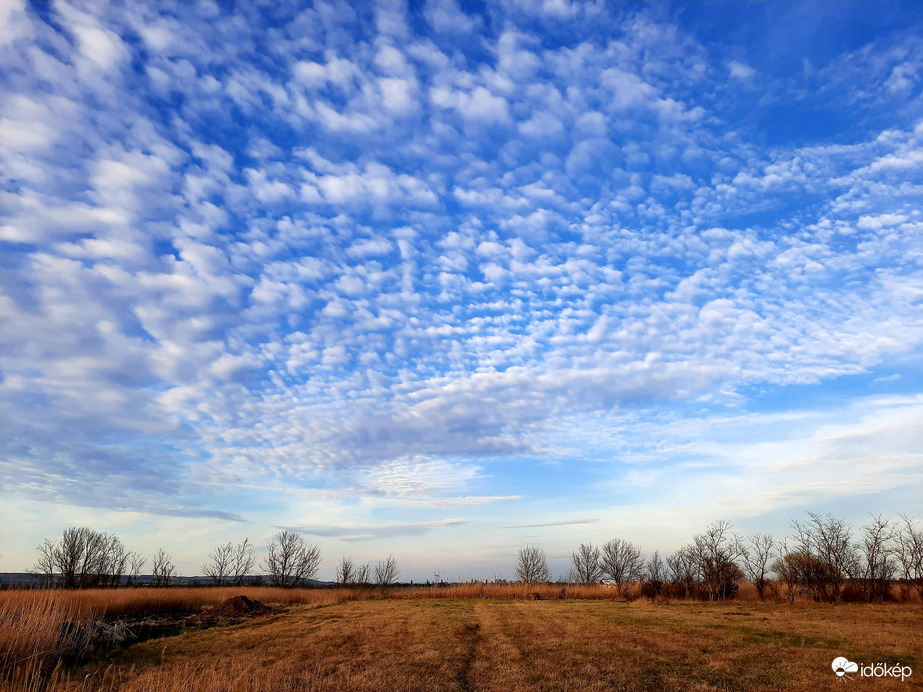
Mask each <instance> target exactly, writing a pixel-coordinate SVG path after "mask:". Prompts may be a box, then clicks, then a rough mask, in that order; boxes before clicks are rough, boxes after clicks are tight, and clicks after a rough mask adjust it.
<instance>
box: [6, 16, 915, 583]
mask: <svg viewBox="0 0 923 692" xmlns="http://www.w3.org/2000/svg"><path fill="white" fill-rule="evenodd" d="M867 9H868V8H867V6H865V5H852V4H849V3H836V4H833V3H820V4H812V3H799V4H759V3H757V4H755V5H747V6H746V7H744V6H742V5H740V6H738V5H730V6H724V5H721V6H716V5H714V4H708V3H706V4H701V5H700V4H695V3H688V4H681V5H659V4H654V5H635V4H615V5H608V4H604V3H592V2H586V3H582V2H581V3H567V2H551V1H548V2H544V3H541V2H523V3H515V2H511V3H504V4H500V3H487V4H462V5H459V4H456V3H454V2H451V1H448V0H446V1H442V2H434V3H411V4H409V5H408V4H400V3H396V2H395V3H392V2H380V3H360V4H352V3H329V4H327V3H314V4H306V3H305V4H302V3H278V4H265V5H263V4H256V3H237V4H230V3H209V2H195V3H179V4H164V3H151V4H149V3H126V4H107V5H104V4H100V3H86V4H81V3H64V2H54V3H48V4H45V3H35V4H28V5H27V4H23V3H21V2H4V4H3V8H2V11H0V26H2V28H0V54H2V58H0V89H2V98H0V118H2V120H0V168H2V170H3V172H4V173H3V184H2V191H0V195H2V198H0V200H2V201H0V420H2V421H3V423H2V426H3V434H2V435H0V470H2V474H3V477H4V481H3V484H2V494H3V495H4V497H6V498H8V499H9V500H10V502H11V503H12V504H11V507H12V506H15V507H16V508H17V511H18V512H21V513H22V516H24V517H33V519H34V524H33V526H34V528H33V529H30V530H29V531H30V532H29V536H28V539H29V540H30V541H32V542H31V543H29V544H27V545H25V546H23V548H22V549H21V551H20V552H17V551H18V550H19V549H14V550H13V551H11V553H10V554H11V555H13V556H14V559H16V557H15V556H20V555H21V556H22V557H21V560H22V563H23V564H22V565H17V566H21V567H25V566H27V564H28V561H29V560H30V559H31V558H30V557H29V552H28V551H29V550H31V548H32V546H33V545H34V543H37V542H38V538H36V537H40V536H42V535H47V534H48V533H54V532H56V531H58V530H59V524H64V525H69V524H70V523H73V521H71V520H69V519H67V518H66V516H68V515H67V514H66V513H65V512H64V511H63V510H62V513H61V515H60V516H48V515H47V508H48V507H49V506H57V507H72V508H81V509H79V510H74V511H75V512H76V515H77V516H81V513H83V514H82V516H85V517H86V521H88V522H91V523H92V522H94V521H95V520H97V519H99V520H102V519H105V520H106V521H108V522H110V524H115V525H117V526H118V527H120V528H121V530H122V532H123V533H126V534H128V535H129V536H131V535H135V536H137V541H138V542H139V543H143V542H144V541H148V540H150V541H154V542H155V543H157V544H160V543H164V542H166V541H165V539H155V538H153V536H154V535H155V532H156V531H161V532H163V533H166V532H168V531H170V530H172V529H170V527H171V526H174V524H173V523H172V522H180V523H182V522H183V521H186V520H188V518H189V517H192V518H194V519H195V525H196V526H197V527H199V528H197V529H196V532H194V533H193V534H192V535H191V536H190V537H189V538H188V541H189V542H188V545H186V544H184V546H185V547H178V548H176V549H175V550H176V552H177V553H179V555H180V559H182V555H183V550H185V549H187V548H188V550H189V552H190V554H192V553H194V552H195V550H197V549H198V548H197V547H196V546H197V545H198V544H197V543H196V541H200V542H201V545H202V546H205V547H208V546H210V541H213V540H215V539H217V540H216V541H215V542H218V541H223V540H226V539H225V536H227V537H228V538H230V537H232V536H231V534H233V535H234V536H236V535H237V534H238V533H239V534H240V535H241V536H243V535H251V536H253V537H259V538H258V540H259V541H260V542H261V541H262V537H263V534H266V535H268V534H269V533H271V531H272V530H273V527H275V526H287V527H295V528H297V527H302V529H303V530H305V531H306V532H307V533H311V534H312V535H313V536H315V537H316V538H317V539H318V540H319V541H336V540H337V537H338V536H346V537H347V539H348V540H349V541H350V542H351V547H350V548H349V550H351V551H355V550H356V547H357V546H360V545H363V544H368V546H369V549H370V550H372V549H373V548H374V549H379V548H381V549H385V548H382V546H387V547H391V546H395V545H397V546H398V547H399V548H400V547H402V548H403V549H405V550H406V551H408V555H413V554H421V553H422V552H423V551H427V550H429V551H432V550H436V552H437V553H438V549H436V548H434V547H433V546H435V545H439V546H442V547H443V548H444V549H445V550H446V554H447V555H448V554H454V553H455V552H457V551H456V550H451V551H450V550H448V548H445V544H446V543H449V542H453V544H454V545H455V546H457V547H461V548H464V546H466V545H468V544H469V543H470V545H471V546H478V545H480V548H477V549H475V548H471V550H472V551H474V552H476V551H477V550H482V553H478V554H477V555H474V556H473V557H472V560H473V561H474V562H477V561H478V560H480V561H481V562H480V564H484V565H492V564H493V563H492V562H491V560H494V559H497V560H499V558H497V557H496V556H497V555H502V554H504V552H503V551H504V550H514V549H513V548H510V546H515V545H518V544H519V543H520V542H524V541H527V540H532V541H535V540H542V539H544V540H546V542H547V543H548V545H549V548H550V552H551V553H552V557H554V553H555V550H560V551H562V554H564V553H566V551H567V550H569V549H570V544H569V543H568V542H567V541H568V540H570V541H571V542H573V541H574V540H576V538H570V537H571V536H572V534H573V535H574V536H576V534H574V531H578V532H582V533H580V537H579V538H580V539H587V538H593V537H594V536H595V532H599V533H600V536H602V535H603V534H606V535H608V534H609V533H612V532H613V531H615V530H616V529H615V528H614V525H615V526H619V527H621V526H626V527H628V526H631V522H632V521H640V520H638V519H632V517H636V515H637V513H638V510H639V509H644V511H645V512H646V513H647V514H646V522H647V523H649V524H650V525H652V526H653V527H654V528H653V529H651V530H650V533H649V534H648V535H647V542H648V543H649V544H650V545H651V547H652V548H653V547H657V544H658V542H660V543H662V544H663V545H664V546H667V547H669V545H670V541H671V540H672V539H673V536H674V534H675V535H676V536H679V537H680V538H679V539H680V540H682V536H681V535H680V533H681V530H682V529H685V528H687V527H688V519H684V520H683V521H682V522H681V524H680V526H677V525H676V518H677V517H678V516H684V517H687V518H688V517H690V516H691V517H694V518H695V520H696V521H698V520H699V519H701V520H702V521H705V520H709V519H711V518H715V517H716V516H717V515H720V516H722V517H729V518H731V519H733V520H735V521H736V522H742V523H743V524H744V525H746V522H747V521H753V522H754V525H755V524H756V523H759V522H760V521H763V522H764V523H765V522H769V523H770V524H771V523H772V522H773V521H777V520H776V519H773V517H775V516H776V515H777V513H779V512H782V513H784V512H801V511H803V510H804V509H806V508H807V509H822V510H826V509H832V510H836V511H839V512H841V513H849V512H851V511H854V510H855V511H857V512H858V515H859V517H860V518H861V516H864V513H865V512H866V511H890V510H891V508H893V507H897V509H898V510H902V511H909V512H911V513H912V512H913V511H914V507H913V506H912V505H913V504H914V499H913V498H914V497H916V498H917V500H916V504H917V509H918V505H919V502H918V498H919V496H920V490H921V472H920V468H921V466H920V462H921V457H920V452H919V450H920V449H923V446H921V444H920V443H921V442H923V439H921V438H923V433H921V423H920V421H921V420H923V396H921V389H920V380H919V373H920V370H921V368H920V363H921V361H920V355H921V343H923V212H921V201H923V99H921V81H923V73H921V67H923V65H921V58H920V56H921V55H923V45H921V39H920V36H919V32H917V31H915V30H913V28H912V27H914V26H919V21H920V19H921V8H919V7H917V6H915V5H914V4H912V3H881V4H878V5H876V12H877V13H878V16H877V17H875V18H874V19H873V20H869V19H868V18H867V16H866V15H867V14H868V12H867ZM820 25H824V26H826V27H829V28H830V31H827V32H826V34H828V35H827V36H826V37H825V38H823V39H819V38H818V37H817V36H816V35H814V33H812V31H811V30H810V27H812V26H814V27H816V26H820ZM870 458H871V459H872V460H873V461H868V460H869V459H870ZM862 464H866V465H873V466H874V467H875V468H876V471H875V473H874V474H870V476H866V477H863V478H859V477H858V476H857V474H856V473H855V469H856V468H858V467H859V466H860V465H862ZM889 493H891V495H889ZM860 496H862V497H863V498H864V499H857V498H860ZM884 497H890V498H891V499H890V500H888V504H887V506H883V505H882V504H881V502H882V498H884ZM683 512H685V514H682V513H683ZM71 514H74V512H72V513H71ZM779 516H781V514H779ZM96 524H98V521H96ZM575 524H579V525H578V526H575ZM639 525H640V524H639ZM488 526H493V527H499V526H503V527H505V528H504V529H502V530H498V531H497V532H496V533H497V535H496V536H495V537H494V538H491V539H490V540H494V543H493V544H491V543H490V540H487V539H485V538H484V536H483V530H484V528H485V527H488ZM540 527H541V528H540ZM98 528H100V529H103V530H109V529H110V528H113V527H112V526H110V525H107V526H101V525H99V526H98ZM767 528H772V527H771V526H769V527H767ZM33 534H34V536H33ZM402 537H403V538H402ZM4 538H7V537H6V536H4ZM639 538H640V540H641V541H642V542H643V541H644V538H645V537H644V536H642V537H639ZM401 540H406V541H407V542H406V543H404V544H401V543H395V541H401ZM428 541H429V543H428ZM479 541H480V542H479ZM556 541H557V543H556ZM324 545H325V548H327V549H328V550H330V551H334V552H335V551H336V550H338V549H339V548H338V547H337V546H338V545H339V544H338V543H335V542H330V543H327V544H324ZM192 559H198V558H190V560H192ZM413 559H414V558H412V557H408V558H407V559H406V560H405V562H411V561H412V560H413ZM420 559H421V564H423V562H425V560H423V558H422V557H421V558H420ZM449 559H450V558H448V557H447V558H446V560H449ZM501 563H502V561H500V562H498V564H501ZM191 569H192V568H191Z"/></svg>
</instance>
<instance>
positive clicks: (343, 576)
mask: <svg viewBox="0 0 923 692" xmlns="http://www.w3.org/2000/svg"><path fill="white" fill-rule="evenodd" d="M355 581H356V567H355V565H354V564H353V559H352V558H351V557H349V556H344V557H341V558H340V563H339V564H338V565H337V568H336V582H337V584H340V585H341V586H349V585H350V584H353V583H354V582H355Z"/></svg>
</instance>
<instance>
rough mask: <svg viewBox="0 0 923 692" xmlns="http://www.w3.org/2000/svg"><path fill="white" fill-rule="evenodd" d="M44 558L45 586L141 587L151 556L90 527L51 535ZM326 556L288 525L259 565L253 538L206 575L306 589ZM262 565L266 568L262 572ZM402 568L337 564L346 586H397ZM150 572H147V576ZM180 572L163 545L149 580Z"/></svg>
mask: <svg viewBox="0 0 923 692" xmlns="http://www.w3.org/2000/svg"><path fill="white" fill-rule="evenodd" d="M38 551H39V559H38V561H37V562H36V564H35V566H34V567H33V569H32V574H34V575H35V576H36V577H37V578H38V579H39V582H40V583H41V584H42V585H43V586H49V587H50V586H57V587H62V588H67V589H86V588H102V587H114V586H119V585H122V584H126V585H128V586H132V585H139V584H140V583H141V581H142V579H141V578H142V571H143V569H144V566H145V565H146V564H147V560H146V559H145V558H143V557H142V556H141V554H140V553H137V552H134V551H129V550H127V549H126V548H125V546H124V544H123V543H122V541H121V540H120V539H119V538H118V536H116V535H114V534H111V533H105V532H101V531H96V530H94V529H91V528H87V527H77V526H74V527H71V528H68V529H65V530H64V532H63V534H62V536H61V538H59V539H57V540H53V539H50V538H46V539H45V540H44V542H43V543H42V544H41V545H39V546H38ZM321 560H322V555H321V550H320V547H319V546H318V545H316V544H313V543H308V542H307V541H305V540H304V538H303V537H302V536H301V534H299V533H298V532H296V531H290V530H287V529H283V530H282V531H279V532H278V533H277V534H276V535H275V536H274V537H273V538H272V539H271V540H270V541H269V543H268V545H267V547H266V555H265V557H264V558H263V560H262V561H260V562H259V563H258V562H257V559H256V553H255V550H254V546H253V544H252V543H251V542H250V539H249V538H245V539H244V540H243V541H241V542H240V543H236V544H235V543H233V542H230V541H228V542H227V543H222V544H221V545H219V546H217V547H216V548H215V549H214V550H213V551H212V552H211V554H210V555H209V556H208V561H207V562H206V563H205V564H204V565H202V573H203V574H204V575H205V576H206V577H208V578H209V579H210V580H211V583H212V584H214V585H215V586H242V585H244V584H249V585H253V584H262V583H268V584H270V585H271V586H277V587H281V588H293V587H303V586H306V585H308V584H309V583H310V582H311V581H312V580H313V579H314V578H315V577H316V576H317V571H318V569H319V568H320V564H321ZM257 568H259V569H260V570H262V572H261V573H260V574H257V573H256V571H257ZM399 575H400V568H399V567H398V564H397V560H396V559H395V558H394V556H393V555H389V556H388V557H387V558H385V559H384V560H380V561H379V562H377V563H376V564H375V565H368V564H366V565H355V564H354V563H353V561H352V558H350V557H344V558H343V559H342V560H341V561H340V564H339V565H338V567H337V583H338V584H340V585H343V586H347V585H348V586H372V585H376V586H379V587H385V586H391V585H393V584H394V583H396V582H397V579H398V576H399ZM145 576H146V575H145ZM176 579H177V572H176V566H175V565H174V563H173V557H172V556H171V555H170V554H169V553H167V552H166V551H165V550H164V549H163V548H162V547H161V548H159V549H158V550H157V552H156V553H155V554H154V557H153V560H152V562H151V573H150V576H149V578H146V579H145V580H144V583H146V584H150V585H152V586H171V585H173V584H175V583H176Z"/></svg>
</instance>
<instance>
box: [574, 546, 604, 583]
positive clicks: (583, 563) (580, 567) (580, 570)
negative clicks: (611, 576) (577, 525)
mask: <svg viewBox="0 0 923 692" xmlns="http://www.w3.org/2000/svg"><path fill="white" fill-rule="evenodd" d="M571 562H573V565H574V575H575V576H576V580H577V581H578V582H580V583H581V584H587V585H590V584H596V583H597V582H599V578H600V577H601V576H602V568H601V567H600V566H599V548H597V547H596V546H594V545H593V544H592V543H581V544H580V548H578V549H577V551H576V552H574V553H573V554H572V555H571Z"/></svg>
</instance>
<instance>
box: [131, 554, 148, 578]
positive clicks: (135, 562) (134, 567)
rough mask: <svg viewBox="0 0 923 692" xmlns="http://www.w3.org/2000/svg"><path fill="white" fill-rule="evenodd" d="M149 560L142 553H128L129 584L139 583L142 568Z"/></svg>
mask: <svg viewBox="0 0 923 692" xmlns="http://www.w3.org/2000/svg"><path fill="white" fill-rule="evenodd" d="M145 562H147V560H145V559H144V558H143V557H141V553H137V552H131V553H128V585H129V586H134V585H136V584H137V583H138V578H139V577H140V576H141V570H142V569H143V568H144V563H145Z"/></svg>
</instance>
